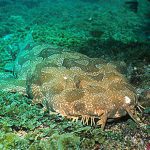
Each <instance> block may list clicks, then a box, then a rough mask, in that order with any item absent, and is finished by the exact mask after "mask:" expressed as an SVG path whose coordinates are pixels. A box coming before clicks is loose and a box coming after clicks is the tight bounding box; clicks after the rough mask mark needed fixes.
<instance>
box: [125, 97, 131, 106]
mask: <svg viewBox="0 0 150 150" xmlns="http://www.w3.org/2000/svg"><path fill="white" fill-rule="evenodd" d="M124 102H125V103H126V104H130V103H131V99H130V98H129V97H128V96H125V97H124Z"/></svg>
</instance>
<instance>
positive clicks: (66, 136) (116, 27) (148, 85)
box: [0, 0, 150, 150]
mask: <svg viewBox="0 0 150 150" xmlns="http://www.w3.org/2000/svg"><path fill="white" fill-rule="evenodd" d="M62 51H71V52H78V53H82V54H85V55H87V56H88V57H92V58H95V57H98V58H100V59H104V60H106V61H109V62H117V63H116V64H124V65H123V66H124V67H125V68H126V69H124V67H123V68H121V69H122V70H123V71H122V72H123V73H124V75H125V76H126V77H127V79H128V82H129V83H130V84H132V85H133V86H134V87H135V90H136V92H137V95H138V97H139V98H138V101H139V102H140V104H141V105H142V106H144V107H146V109H145V111H144V110H143V109H142V112H138V114H139V116H140V117H141V118H142V121H143V122H144V124H145V125H146V127H147V128H146V129H140V131H139V134H140V135H139V137H138V127H136V125H135V124H134V122H132V120H130V119H131V118H130V117H129V116H126V118H123V119H121V120H119V121H117V122H116V123H115V122H112V123H108V125H106V132H104V131H101V130H100V128H97V127H91V126H83V125H82V124H80V123H77V124H76V123H71V122H68V120H67V119H64V118H61V117H60V116H55V115H54V116H52V117H50V116H49V115H48V112H47V111H43V109H42V108H43V106H42V105H41V104H39V105H34V104H33V103H32V99H31V97H29V96H28V95H27V94H26V86H27V85H26V77H27V72H30V70H32V68H34V65H35V66H36V64H38V63H40V62H41V61H43V60H44V59H46V58H48V57H49V56H51V55H52V54H56V53H58V52H62ZM39 55H40V56H41V57H40V58H39ZM31 61H33V62H34V63H30V62H31ZM31 64H32V65H31ZM149 110H150V1H149V0H115V1H114V0H0V150H1V149H2V150H7V149H8V150H9V149H35V150H36V149H42V150H43V149H44V150H45V149H52V150H55V149H58V150H68V149H69V150H74V149H81V150H87V149H89V150H92V149H95V150H96V149H104V150H105V149H106V150H107V149H124V148H125V147H128V149H133V148H135V149H139V150H142V149H144V148H145V147H146V145H147V144H148V137H147V136H148V134H149V129H148V128H149V123H150V118H149V113H150V112H149ZM122 126H124V128H123V127H122ZM117 131H119V132H117ZM131 131H132V133H131ZM133 135H134V136H133ZM128 136H129V138H127V139H125V140H123V139H122V138H123V137H128ZM110 141H112V143H111V142H110ZM139 141H140V142H139ZM115 147H116V148H115Z"/></svg>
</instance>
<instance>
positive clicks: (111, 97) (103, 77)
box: [27, 52, 138, 129]
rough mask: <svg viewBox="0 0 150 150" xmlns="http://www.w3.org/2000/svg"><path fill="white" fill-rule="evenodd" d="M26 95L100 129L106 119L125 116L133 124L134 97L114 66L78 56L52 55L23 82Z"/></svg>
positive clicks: (66, 115) (134, 112)
mask: <svg viewBox="0 0 150 150" xmlns="http://www.w3.org/2000/svg"><path fill="white" fill-rule="evenodd" d="M27 93H28V94H29V95H30V96H31V97H32V98H33V101H34V102H36V103H44V102H45V103H46V104H47V105H48V108H49V110H50V111H51V112H56V113H59V114H61V115H62V116H65V117H67V118H72V119H73V120H78V118H81V121H82V122H83V123H84V124H88V123H89V122H90V123H91V125H93V124H95V118H99V121H97V122H96V124H97V125H101V127H102V129H104V127H105V124H106V121H107V119H109V118H119V117H122V116H124V115H126V114H127V113H128V114H129V115H130V116H131V117H132V119H133V120H134V121H135V122H138V117H137V115H136V111H135V105H136V99H137V98H136V94H135V92H134V88H133V87H132V86H131V85H130V84H129V83H128V82H127V80H126V78H125V77H124V76H123V75H122V74H121V73H120V72H119V70H118V69H117V67H116V66H115V65H113V64H111V63H106V62H104V61H102V60H100V59H98V58H89V57H87V56H85V55H82V54H79V53H68V52H63V53H61V54H54V55H52V56H50V57H49V58H47V59H45V60H44V61H43V62H42V63H40V64H38V65H37V66H36V69H35V71H34V73H33V75H29V77H28V79H27Z"/></svg>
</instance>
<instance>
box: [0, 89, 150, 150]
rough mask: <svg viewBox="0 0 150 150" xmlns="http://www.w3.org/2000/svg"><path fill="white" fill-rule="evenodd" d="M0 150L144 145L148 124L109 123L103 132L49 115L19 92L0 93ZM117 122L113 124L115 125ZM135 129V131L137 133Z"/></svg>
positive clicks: (129, 120)
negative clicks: (139, 125) (145, 127)
mask: <svg viewBox="0 0 150 150" xmlns="http://www.w3.org/2000/svg"><path fill="white" fill-rule="evenodd" d="M0 98H1V99H0V110H1V111H0V149H3V150H7V149H22V150H23V149H29V150H34V149H41V150H46V149H52V150H55V149H56V150H57V149H59V150H66V149H75V150H76V149H83V150H84V149H89V150H90V149H93V148H95V149H98V148H99V149H109V148H112V149H115V147H118V149H122V148H123V149H124V148H126V147H131V148H135V149H136V148H141V149H142V148H143V147H145V146H146V144H147V142H148V134H149V132H150V130H149V127H148V126H147V129H141V128H138V127H137V125H136V124H135V123H134V122H133V121H132V120H131V119H128V120H127V121H125V122H122V123H121V124H119V123H118V125H117V124H116V123H113V124H108V128H107V130H106V131H102V130H101V129H100V128H94V127H91V126H83V125H82V124H81V122H80V121H79V122H71V121H68V120H67V119H65V118H63V117H60V116H59V115H49V114H48V112H47V111H43V109H42V106H41V105H33V103H32V100H31V99H28V98H27V97H25V96H23V95H21V94H18V93H16V94H15V93H8V92H7V93H6V92H0ZM115 124H116V125H115ZM137 130H138V133H137Z"/></svg>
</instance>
